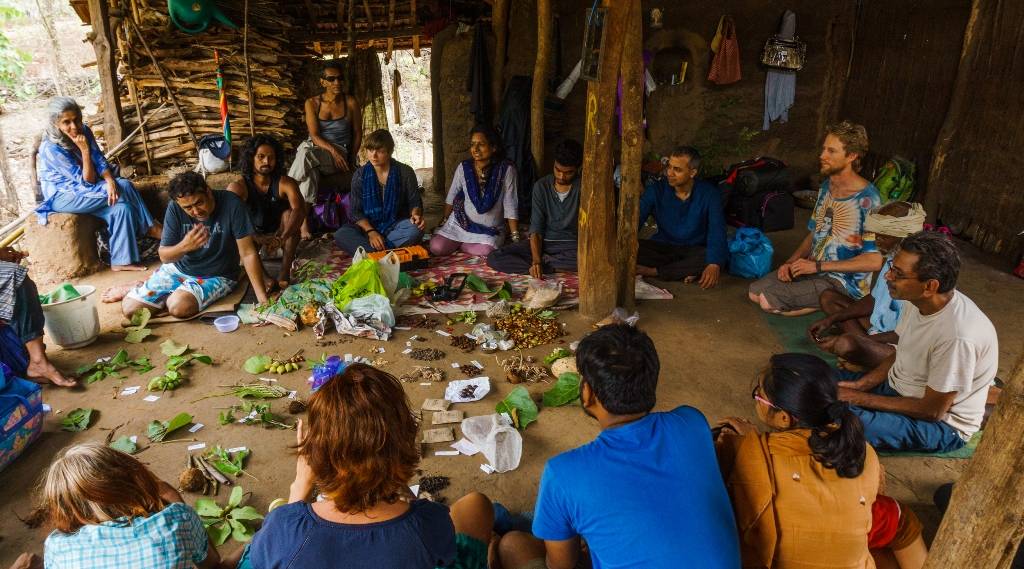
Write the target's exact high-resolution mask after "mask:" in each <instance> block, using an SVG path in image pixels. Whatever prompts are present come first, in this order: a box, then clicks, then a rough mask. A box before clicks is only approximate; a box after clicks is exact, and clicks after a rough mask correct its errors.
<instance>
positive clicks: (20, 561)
mask: <svg viewBox="0 0 1024 569" xmlns="http://www.w3.org/2000/svg"><path fill="white" fill-rule="evenodd" d="M10 569H43V559H42V558H41V557H39V556H38V555H36V554H35V553H22V554H21V555H19V556H18V558H17V559H15V560H14V565H11V568H10Z"/></svg>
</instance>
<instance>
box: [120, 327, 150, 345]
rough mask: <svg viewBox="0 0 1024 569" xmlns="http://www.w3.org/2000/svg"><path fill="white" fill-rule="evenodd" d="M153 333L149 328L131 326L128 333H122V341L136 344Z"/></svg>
mask: <svg viewBox="0 0 1024 569" xmlns="http://www.w3.org/2000/svg"><path fill="white" fill-rule="evenodd" d="M152 333H153V331H152V330H150V329H149V328H131V329H129V330H128V333H127V334H125V335H124V341H125V342H128V343H129V344H138V343H140V342H142V341H143V340H145V339H146V338H148V337H149V336H150V335H151V334H152Z"/></svg>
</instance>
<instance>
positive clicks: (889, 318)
mask: <svg viewBox="0 0 1024 569" xmlns="http://www.w3.org/2000/svg"><path fill="white" fill-rule="evenodd" d="M924 219H925V213H924V208H923V207H921V204H916V203H915V204H910V203H907V202H892V203H888V204H885V205H883V206H882V207H880V208H878V210H877V211H875V212H872V213H871V214H869V215H868V218H867V220H866V221H865V222H864V229H865V230H866V231H870V232H872V233H874V234H875V245H876V246H877V247H878V251H879V252H880V253H881V254H882V255H885V257H886V260H885V264H884V265H883V266H882V270H881V271H879V273H878V276H877V277H875V284H874V286H873V287H872V288H871V294H869V295H868V296H865V297H864V298H862V299H860V300H854V299H852V298H850V297H849V296H846V295H845V294H843V293H841V292H839V291H837V290H835V289H828V290H826V291H825V292H823V293H821V309H822V310H823V311H824V312H825V314H826V316H825V318H822V319H821V320H818V321H817V322H815V323H814V324H811V325H810V327H808V328H807V334H808V335H809V336H810V337H811V339H812V340H814V341H815V342H817V344H818V347H819V348H821V349H823V350H825V351H826V352H830V353H833V354H835V355H837V356H839V357H840V358H842V359H843V360H845V361H846V362H849V363H851V364H853V365H855V366H862V367H866V368H873V367H875V366H877V365H878V364H880V363H882V361H883V360H884V359H885V358H887V357H889V356H891V355H892V354H893V352H894V351H895V350H896V347H895V346H896V342H897V341H898V340H899V338H897V336H896V332H895V329H896V321H897V320H899V318H900V312H901V303H900V301H898V300H893V298H892V296H890V295H889V286H888V283H887V282H886V280H885V275H886V273H888V272H889V268H890V267H891V266H892V255H893V254H894V253H895V252H896V248H897V247H899V245H900V243H901V242H902V241H903V238H904V237H906V236H908V235H912V234H914V233H917V232H918V231H921V229H922V228H923V227H924ZM833 326H838V327H839V329H840V330H841V333H840V334H838V335H835V336H828V335H825V334H824V332H826V331H827V330H829V329H830V328H832V327H833Z"/></svg>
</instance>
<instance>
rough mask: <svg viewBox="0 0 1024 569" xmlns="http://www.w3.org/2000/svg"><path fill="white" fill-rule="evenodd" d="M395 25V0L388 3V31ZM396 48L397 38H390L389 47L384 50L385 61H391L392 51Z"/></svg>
mask: <svg viewBox="0 0 1024 569" xmlns="http://www.w3.org/2000/svg"><path fill="white" fill-rule="evenodd" d="M393 27H395V0H391V1H390V2H389V3H388V31H391V28H393ZM394 49H395V38H393V37H389V38H388V49H387V51H386V52H384V63H391V52H392V51H394Z"/></svg>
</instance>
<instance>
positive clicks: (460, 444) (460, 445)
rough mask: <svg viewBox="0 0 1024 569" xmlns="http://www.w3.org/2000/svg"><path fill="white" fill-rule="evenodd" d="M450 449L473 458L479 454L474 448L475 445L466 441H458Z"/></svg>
mask: <svg viewBox="0 0 1024 569" xmlns="http://www.w3.org/2000/svg"><path fill="white" fill-rule="evenodd" d="M452 448H453V449H455V450H457V451H459V452H461V453H462V454H464V455H466V456H473V455H474V454H476V453H478V452H480V449H478V448H476V445H475V444H473V443H471V442H469V441H468V440H466V439H459V440H458V441H456V442H455V443H453V444H452Z"/></svg>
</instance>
